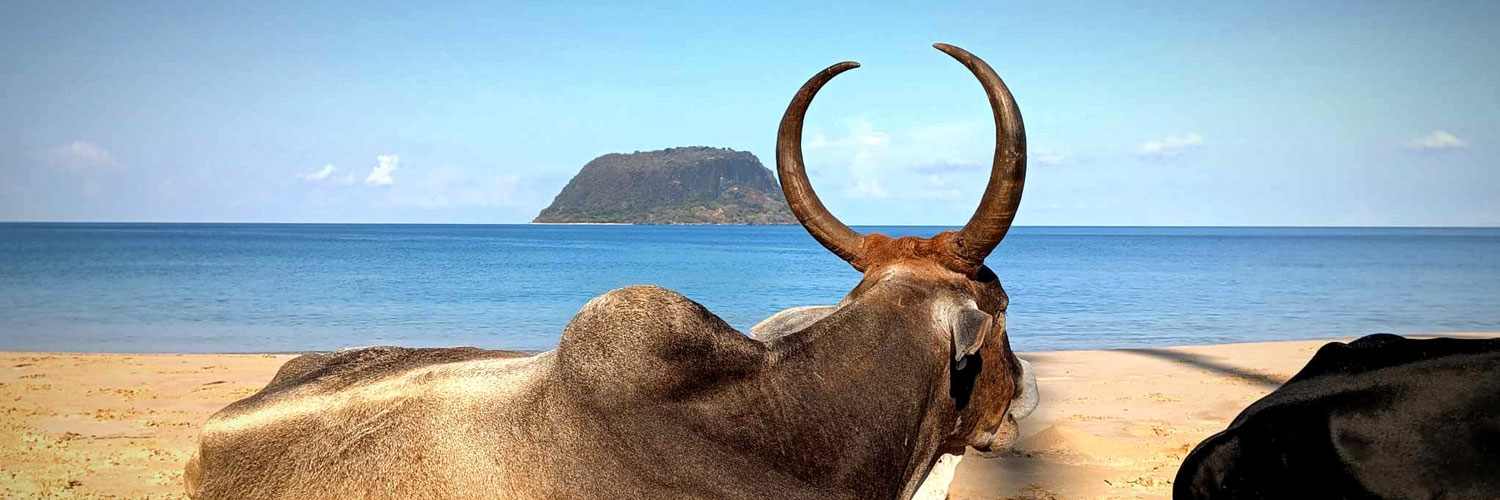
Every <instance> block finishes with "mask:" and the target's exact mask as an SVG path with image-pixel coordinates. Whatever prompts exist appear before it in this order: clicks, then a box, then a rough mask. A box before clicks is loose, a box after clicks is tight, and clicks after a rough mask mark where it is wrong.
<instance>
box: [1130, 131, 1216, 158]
mask: <svg viewBox="0 0 1500 500" xmlns="http://www.w3.org/2000/svg"><path fill="white" fill-rule="evenodd" d="M1202 145H1203V136H1201V135H1198V134H1196V133H1187V134H1177V135H1170V136H1167V137H1164V138H1161V139H1157V140H1154V141H1146V142H1144V143H1141V146H1140V147H1139V148H1137V149H1136V151H1135V153H1136V154H1137V155H1140V156H1143V157H1146V158H1176V157H1178V156H1182V154H1183V153H1185V152H1187V151H1189V150H1193V149H1197V148H1198V147H1200V146H1202Z"/></svg>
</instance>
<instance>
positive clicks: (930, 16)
mask: <svg viewBox="0 0 1500 500" xmlns="http://www.w3.org/2000/svg"><path fill="white" fill-rule="evenodd" d="M1497 19H1500V3H1496V2H1455V3H1444V2H1370V3H1364V4H1362V3H1352V2H1350V3H1346V2H1285V3H1281V2H1277V3H1257V4H1221V3H1216V2H1184V3H1167V2H1152V3H1150V4H1149V5H1146V6H1138V7H1124V6H1119V5H1109V4H1104V3H1100V4H1068V5H1055V4H1051V3H1035V4H1033V3H997V2H983V3H961V2H953V3H947V4H933V3H931V2H913V3H893V2H821V3H815V2H786V3H775V2H765V1H758V2H745V3H741V4H737V5H731V4H727V3H726V4H720V3H716V2H684V3H675V4H673V3H659V2H653V3H651V4H636V5H630V4H625V3H621V2H579V3H573V4H571V5H561V4H560V3H558V4H554V3H553V2H537V3H530V4H527V3H492V4H489V3H477V4H468V5H450V6H442V7H437V6H426V5H422V4H417V3H411V4H374V3H350V4H333V3H316V4H310V5H294V4H273V3H259V2H258V3H243V4H229V3H225V2H185V3H180V4H176V3H145V4H142V5H126V3H125V2H112V3H106V2H99V3H71V2H7V3H5V4H4V6H0V47H4V49H3V51H0V67H3V68H5V71H4V72H3V75H0V220H46V221H53V220H57V221H247V222H455V223H458V222H463V223H469V222H494V223H518V222H526V221H529V220H530V219H531V218H532V217H534V216H535V215H536V212H537V211H539V210H540V209H541V208H542V207H544V206H545V205H546V204H547V203H548V202H550V201H551V198H552V196H553V195H554V194H556V192H557V190H558V189H560V188H561V187H562V185H563V184H564V183H566V182H567V179H568V178H570V177H571V176H572V174H573V173H575V172H576V171H577V169H578V168H580V167H581V166H582V165H583V164H584V163H585V162H587V161H588V160H590V159H592V158H594V157H596V156H598V155H601V154H604V153H609V152H629V151H635V150H650V149H659V148H664V147H672V146H688V145H711V146H722V147H731V148H735V149H741V150H749V151H751V152H753V153H755V154H756V155H757V156H759V157H760V158H761V159H762V161H765V162H767V166H769V167H773V168H774V164H773V163H772V162H773V161H774V160H773V158H772V154H773V152H774V142H775V133H776V125H777V121H778V119H779V118H780V115H781V113H782V112H783V110H784V109H785V106H786V104H787V102H788V101H789V100H790V99H791V96H792V94H793V93H794V92H795V91H796V89H797V88H798V86H800V85H801V84H802V82H803V81H805V80H806V79H807V78H808V77H809V76H811V75H812V74H813V73H815V72H817V71H818V70H820V69H822V68H823V67H825V66H827V65H829V64H832V63H835V62H838V61H842V60H856V61H859V62H861V63H863V65H864V66H863V67H862V68H860V69H858V70H855V71H852V72H849V73H847V74H845V75H843V76H840V77H839V78H838V79H837V80H835V81H834V83H832V84H830V85H829V86H828V87H827V88H825V89H824V92H823V94H822V95H821V96H820V97H819V99H818V101H817V102H816V103H815V104H814V106H813V108H812V112H811V114H810V116H809V118H808V126H807V134H806V147H807V152H806V153H807V160H808V164H809V170H810V172H811V175H812V179H813V184H814V186H815V187H816V188H817V189H818V191H819V193H820V194H821V195H822V196H823V198H824V200H825V202H827V204H828V206H829V207H830V209H831V210H833V212H834V213H835V214H837V215H839V216H840V217H841V218H843V219H844V220H845V221H846V222H849V223H852V224H948V225H951V224H961V223H962V222H963V221H964V220H966V219H967V217H968V215H969V213H970V212H971V210H972V208H973V206H974V205H975V204H976V203H977V201H978V199H979V192H980V189H982V183H983V182H984V179H985V178H986V175H987V174H986V173H985V169H986V168H988V165H987V161H988V158H989V155H990V152H991V148H992V144H991V140H992V138H993V132H992V131H993V125H992V124H991V121H990V120H991V119H990V116H989V110H988V109H987V107H986V104H985V101H984V97H983V94H982V91H981V90H980V88H979V85H978V84H977V82H975V80H974V79H973V78H972V77H971V76H970V75H969V74H968V73H967V72H966V71H965V70H964V69H963V67H962V66H960V65H959V64H957V63H956V62H954V61H952V60H951V59H948V58H947V57H946V56H944V55H943V54H941V53H940V52H937V51H936V50H933V49H932V48H931V47H930V44H931V43H932V42H937V41H943V42H949V43H953V44H956V45H959V46H961V47H964V48H967V49H969V50H970V51H972V52H974V53H975V54H977V55H979V56H981V57H983V58H985V59H986V60H987V61H988V62H989V63H990V64H991V65H992V66H994V67H995V68H996V70H997V71H998V72H999V73H1000V75H1001V76H1002V77H1003V78H1005V79H1006V82H1007V83H1008V84H1009V85H1010V87H1011V89H1012V91H1013V92H1014V93H1015V95H1016V98H1017V100H1018V102H1019V103H1020V106H1021V110H1022V113H1023V114H1024V115H1025V117H1026V126H1027V133H1028V135H1029V137H1030V150H1031V168H1030V173H1029V177H1028V182H1027V192H1026V197H1025V201H1024V202H1023V204H1022V206H1021V213H1020V216H1019V220H1018V223H1020V224H1032V225H1054V224H1059V225H1484V226H1495V225H1500V165H1497V161H1496V160H1497V159H1500V147H1497V143H1500V120H1497V117H1500V91H1497V90H1496V89H1497V88H1500V57H1497V56H1496V54H1497V53H1500V30H1495V29H1494V23H1495V21H1496V20H1497Z"/></svg>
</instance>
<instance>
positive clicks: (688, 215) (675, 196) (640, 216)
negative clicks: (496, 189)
mask: <svg viewBox="0 0 1500 500" xmlns="http://www.w3.org/2000/svg"><path fill="white" fill-rule="evenodd" d="M532 222H534V223H624V224H795V223H796V222H797V219H796V217H794V216H793V215H792V212H791V210H790V209H789V208H787V205H786V199H785V198H784V197H783V196H782V194H781V186H780V185H779V184H777V183H776V178H775V177H774V176H772V175H771V170H770V169H768V168H766V166H765V165H762V164H761V162H760V159H758V158H756V157H755V155H754V154H751V153H749V152H747V151H735V150H733V149H727V148H712V147H701V146H700V147H683V148H669V149H663V150H660V151H645V152H640V151H638V152H635V153H630V154H622V153H611V154H607V155H604V156H600V157H598V158H595V159H594V160H593V161H590V162H588V164H586V165H584V166H583V170H581V171H579V172H578V175H575V176H573V179H572V180H570V181H568V185H567V186H566V187H564V188H563V190H562V192H560V193H558V194H557V198H555V199H553V200H552V204H551V205H549V206H548V207H547V208H546V209H543V210H542V213H541V214H539V215H537V217H536V220H534V221H532Z"/></svg>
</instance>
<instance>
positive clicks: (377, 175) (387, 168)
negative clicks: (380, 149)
mask: <svg viewBox="0 0 1500 500" xmlns="http://www.w3.org/2000/svg"><path fill="white" fill-rule="evenodd" d="M375 160H376V161H377V162H378V163H377V164H376V165H375V168H373V169H370V175H367V176H365V184H369V185H371V186H390V185H393V184H395V183H396V180H395V179H392V178H391V172H395V171H396V166H397V165H400V164H401V157H399V156H397V155H395V154H389V155H379V156H376V157H375ZM418 163H421V162H418Z"/></svg>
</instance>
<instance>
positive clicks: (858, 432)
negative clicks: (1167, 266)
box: [186, 233, 1020, 500]
mask: <svg viewBox="0 0 1500 500" xmlns="http://www.w3.org/2000/svg"><path fill="white" fill-rule="evenodd" d="M945 234H946V233H945ZM945 237H947V236H944V235H939V237H938V238H939V239H940V238H945ZM933 241H935V240H922V239H917V238H900V239H890V238H886V237H884V236H879V235H871V236H870V237H869V239H868V240H867V242H868V243H867V244H868V245H869V247H868V248H869V253H868V254H867V255H866V262H867V263H868V264H869V267H868V268H867V272H866V275H865V278H864V280H863V281H861V283H860V284H859V285H858V286H857V287H856V288H855V289H854V290H853V291H852V292H851V293H850V294H849V296H848V297H846V298H845V299H844V301H843V302H842V303H840V305H839V306H838V308H837V309H836V310H834V311H832V312H831V313H828V314H827V315H826V316H824V317H822V318H821V319H818V320H817V321H815V322H812V323H811V324H810V325H807V326H806V327H804V328H801V329H800V330H797V331H795V332H778V334H777V335H773V336H772V337H773V338H769V339H768V340H766V341H765V342H761V341H757V340H755V339H751V338H749V337H747V336H745V335H744V334H741V333H740V332H738V331H735V330H734V329H732V328H730V327H729V325H727V324H725V323H724V321H723V320H721V319H720V318H719V317H718V316H716V315H714V314H713V313H711V312H709V311H707V310H706V309H704V308H703V307H702V306H701V305H699V304H697V303H696V302H693V301H691V300H688V299H687V298H685V297H683V296H681V295H678V294H677V293H674V292H672V291H669V290H665V289H661V288H656V287H649V286H637V287H627V288H622V289H619V290H615V291H612V292H609V293H607V294H604V295H602V296H600V297H598V298H595V299H594V300H593V301H590V302H589V304H587V305H585V306H584V307H583V309H582V310H581V311H580V312H579V313H578V315H577V316H576V317H575V318H574V319H573V321H572V322H571V323H569V325H568V327H567V329H566V330H565V331H564V333H563V335H562V339H561V341H560V342H559V345H558V348H557V349H556V350H555V351H551V352H548V353H543V354H539V355H536V356H532V357H524V358H518V357H515V354H514V353H505V352H495V351H483V350H479V349H472V348H463V349H403V348H392V347H378V348H367V349H358V350H349V351H340V352H338V353H333V354H326V355H309V356H304V357H300V358H297V359H294V360H292V361H290V362H288V363H287V365H286V366H285V367H283V369H282V370H281V372H280V373H278V374H277V376H276V377H275V379H274V380H273V381H272V382H271V383H270V384H269V385H267V387H266V388H265V389H263V390H262V391H261V392H259V393H257V394H255V395H253V396H251V397H249V398H246V399H244V400H241V401H239V402H236V403H234V404H232V405H230V406H229V407H227V408H225V409H224V410H222V411H220V412H219V413H217V414H215V415H214V416H213V417H212V418H211V419H210V420H209V422H208V423H207V424H206V425H205V426H204V429H203V434H202V444H201V447H200V450H199V452H198V454H197V455H196V456H194V457H193V458H192V460H190V462H189V464H188V470H187V472H186V477H187V479H188V480H187V483H188V484H187V486H188V490H189V495H190V496H192V497H193V498H196V499H228V498H234V499H272V498H288V499H290V498H298V499H316V498H366V499H381V498H388V499H400V500H422V499H459V498H493V499H527V498H579V499H582V498H684V499H685V498H723V499H740V498H743V499H751V498H777V499H786V500H791V499H830V498H831V499H839V498H849V499H854V498H870V499H876V498H878V499H889V498H904V497H907V496H909V495H911V494H912V493H913V492H914V491H915V489H916V487H917V485H918V484H919V483H920V481H921V480H922V478H923V477H924V476H925V475H926V473H927V470H928V469H929V468H930V467H931V466H932V464H933V462H934V461H936V460H937V458H938V456H939V455H940V453H941V452H943V451H950V452H951V451H954V450H962V449H963V446H965V445H970V446H975V447H977V448H980V449H982V450H987V449H990V448H991V447H992V446H997V445H1004V444H1005V443H1003V442H997V441H996V440H995V436H996V435H997V434H1000V432H998V431H1000V430H1001V429H1002V427H1006V426H1013V422H1007V417H1006V411H1007V409H1008V408H1009V405H1010V401H1011V400H1012V399H1013V398H1014V397H1015V396H1016V391H1017V383H1018V381H1017V378H1018V377H1019V376H1020V372H1019V367H1018V365H1017V362H1016V360H1015V358H1014V355H1013V354H1012V353H1011V351H1010V346H1009V343H1008V340H1007V338H1006V334H1005V325H1004V311H1005V307H1006V305H1007V299H1006V296H1005V292H1004V290H1003V289H1001V287H1000V283H999V281H998V279H996V278H995V275H994V273H992V272H990V271H989V270H988V269H987V268H981V269H979V270H978V271H977V272H976V273H974V274H973V275H972V276H971V275H966V274H961V273H958V272H954V271H952V270H950V269H951V268H950V267H948V266H947V265H946V263H944V262H942V261H941V260H940V258H941V256H942V254H941V252H937V253H934V249H935V248H938V247H937V246H936V245H940V244H941V243H933ZM974 306H977V307H978V309H980V310H982V311H984V312H986V313H988V314H990V315H992V316H993V317H994V324H993V328H992V329H991V331H990V333H989V335H987V336H986V337H985V338H984V343H983V345H982V346H980V348H979V350H978V353H977V354H975V355H973V356H970V358H972V360H971V361H970V362H968V363H967V364H966V366H965V368H964V369H963V370H958V371H955V370H954V366H955V365H954V364H953V363H952V356H953V347H952V345H951V344H950V338H951V337H950V336H951V332H950V331H949V330H948V326H947V325H949V323H950V319H949V318H947V317H945V316H944V315H946V314H948V312H949V311H958V310H963V309H965V308H972V307H974Z"/></svg>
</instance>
